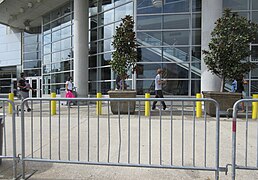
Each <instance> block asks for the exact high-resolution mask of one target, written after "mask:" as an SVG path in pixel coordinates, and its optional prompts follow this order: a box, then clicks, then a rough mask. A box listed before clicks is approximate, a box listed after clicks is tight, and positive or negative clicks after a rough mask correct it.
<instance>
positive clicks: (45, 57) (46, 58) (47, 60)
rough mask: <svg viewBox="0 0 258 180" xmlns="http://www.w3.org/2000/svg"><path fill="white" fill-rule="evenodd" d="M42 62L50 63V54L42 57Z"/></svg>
mask: <svg viewBox="0 0 258 180" xmlns="http://www.w3.org/2000/svg"><path fill="white" fill-rule="evenodd" d="M43 63H44V64H50V63H51V54H48V55H46V56H44V57H43Z"/></svg>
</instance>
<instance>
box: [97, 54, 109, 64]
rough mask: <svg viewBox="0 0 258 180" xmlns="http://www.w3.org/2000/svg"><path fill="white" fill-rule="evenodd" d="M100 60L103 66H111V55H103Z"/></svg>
mask: <svg viewBox="0 0 258 180" xmlns="http://www.w3.org/2000/svg"><path fill="white" fill-rule="evenodd" d="M99 58H100V61H101V66H106V65H109V61H110V60H111V53H105V54H101V55H100V56H99Z"/></svg>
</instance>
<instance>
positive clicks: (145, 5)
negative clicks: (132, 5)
mask: <svg viewBox="0 0 258 180" xmlns="http://www.w3.org/2000/svg"><path fill="white" fill-rule="evenodd" d="M161 11H162V7H154V6H153V4H152V1H146V0H137V14H153V13H161Z"/></svg>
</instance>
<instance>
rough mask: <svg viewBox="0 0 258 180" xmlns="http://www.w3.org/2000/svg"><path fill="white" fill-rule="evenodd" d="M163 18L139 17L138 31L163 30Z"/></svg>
mask: <svg viewBox="0 0 258 180" xmlns="http://www.w3.org/2000/svg"><path fill="white" fill-rule="evenodd" d="M161 21H162V18H161V16H151V15H149V16H139V17H137V25H136V26H137V30H149V29H151V30H152V29H161Z"/></svg>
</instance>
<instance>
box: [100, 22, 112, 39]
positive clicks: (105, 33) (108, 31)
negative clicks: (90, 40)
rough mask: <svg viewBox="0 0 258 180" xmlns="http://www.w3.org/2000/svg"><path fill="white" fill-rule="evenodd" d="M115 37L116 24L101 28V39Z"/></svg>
mask: <svg viewBox="0 0 258 180" xmlns="http://www.w3.org/2000/svg"><path fill="white" fill-rule="evenodd" d="M113 35H114V24H110V25H108V26H104V27H100V28H99V39H102V38H104V39H107V38H111V37H113Z"/></svg>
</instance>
